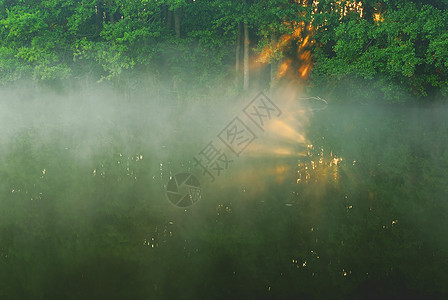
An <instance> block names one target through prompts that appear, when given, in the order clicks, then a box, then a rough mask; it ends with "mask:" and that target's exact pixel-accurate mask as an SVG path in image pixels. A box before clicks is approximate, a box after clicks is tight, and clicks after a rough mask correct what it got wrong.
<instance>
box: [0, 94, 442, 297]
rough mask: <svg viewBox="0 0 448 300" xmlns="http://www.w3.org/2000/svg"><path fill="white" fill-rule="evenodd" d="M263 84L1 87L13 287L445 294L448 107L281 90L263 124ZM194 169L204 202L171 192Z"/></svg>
mask: <svg viewBox="0 0 448 300" xmlns="http://www.w3.org/2000/svg"><path fill="white" fill-rule="evenodd" d="M256 95H257V93H253V94H249V95H248V96H245V97H240V98H239V99H233V100H230V99H227V100H226V101H216V100H210V102H207V103H182V104H180V103H177V102H170V101H162V100H154V99H147V98H145V97H144V96H143V97H138V98H135V99H131V100H126V101H124V100H123V99H119V98H117V97H116V96H115V95H114V94H113V93H110V92H107V91H101V92H91V93H84V94H80V95H70V96H67V95H54V94H52V95H45V96H44V95H26V94H22V95H19V93H18V92H3V93H2V94H1V96H0V128H1V134H0V145H1V146H0V151H1V152H0V154H1V158H0V176H1V178H2V181H1V182H0V196H1V199H0V200H1V202H0V266H1V271H0V282H1V283H0V297H1V298H22V299H24V298H37V299H40V298H42V299H49V298H73V299H79V298H92V299H94V298H117V299H123V298H128V299H148V298H170V299H173V298H179V297H182V298H184V297H185V298H193V297H198V296H201V297H205V298H228V297H231V296H232V297H235V296H236V297H245V298H247V297H248V298H260V297H268V296H272V297H292V296H294V297H300V296H303V297H328V296H332V297H334V296H336V297H341V298H342V297H346V296H349V295H355V296H359V297H363V296H390V295H395V296H403V295H408V296H411V295H412V296H415V295H416V296H420V297H423V296H428V295H430V296H439V297H443V296H446V295H447V288H446V285H445V283H446V282H447V281H448V278H447V273H446V271H445V270H446V268H447V267H448V266H447V261H448V260H447V259H448V239H447V235H446V228H448V227H447V226H448V224H447V218H446V214H447V212H448V202H447V199H448V197H447V196H448V188H447V184H446V183H447V182H448V173H447V170H448V150H447V149H448V121H447V120H448V109H447V107H446V106H444V105H428V106H421V107H415V106H409V105H395V106H392V105H382V106H380V105H341V104H337V103H336V101H332V100H333V99H327V100H328V106H327V105H323V104H322V103H319V102H312V101H309V100H300V98H301V96H300V95H294V96H291V95H289V96H288V97H286V96H285V95H282V96H279V95H276V96H272V97H271V100H272V101H273V103H275V104H276V105H277V106H278V108H279V110H280V112H281V113H279V114H278V115H274V114H273V116H272V118H271V119H270V120H269V122H268V121H266V124H265V125H266V126H265V127H263V128H262V129H257V127H256V126H255V125H254V124H251V123H250V120H249V118H248V117H247V115H245V114H244V113H243V109H244V108H245V107H246V106H247V105H248V104H249V103H250V102H251V100H253V99H254V97H255V96H256ZM265 113H267V111H265ZM235 117H239V118H240V120H241V121H242V122H247V123H246V124H247V126H249V127H250V128H251V130H252V131H253V134H254V135H256V138H255V139H254V141H253V142H252V143H250V144H248V145H247V147H246V148H244V151H241V153H239V154H238V155H235V153H233V152H232V151H230V150H229V149H226V148H225V145H224V144H223V143H222V140H220V139H219V134H220V133H221V132H223V130H224V129H225V128H226V126H228V124H229V123H230V122H231V121H232V120H234V118H235ZM250 124H251V125H250ZM257 130H258V131H257ZM224 133H225V131H224ZM210 142H212V143H214V145H216V146H220V147H221V148H220V150H221V152H220V154H222V153H225V154H226V155H227V156H226V157H227V158H228V161H227V162H228V165H227V167H226V168H223V169H222V170H220V173H219V174H218V173H216V170H215V173H214V174H215V175H216V176H215V178H214V179H213V180H212V179H211V177H210V176H209V175H207V174H206V173H205V172H204V170H203V169H201V168H200V167H199V166H197V163H195V161H194V157H198V156H199V155H200V153H201V151H204V149H205V147H206V146H207V145H208V144H209V143H210ZM180 172H187V173H191V174H194V176H196V177H197V178H198V180H199V182H200V187H201V198H200V199H199V200H198V201H197V202H196V203H195V204H194V205H192V206H191V207H176V206H175V205H173V204H172V203H171V202H170V201H169V200H168V198H167V196H166V193H165V189H166V185H167V183H168V181H169V180H170V178H172V177H173V176H174V175H175V174H177V173H180Z"/></svg>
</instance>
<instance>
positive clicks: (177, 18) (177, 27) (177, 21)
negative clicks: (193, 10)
mask: <svg viewBox="0 0 448 300" xmlns="http://www.w3.org/2000/svg"><path fill="white" fill-rule="evenodd" d="M181 15H182V8H181V7H178V8H176V10H175V11H174V31H175V32H176V37H177V38H180V21H181Z"/></svg>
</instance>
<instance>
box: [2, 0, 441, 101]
mask: <svg viewBox="0 0 448 300" xmlns="http://www.w3.org/2000/svg"><path fill="white" fill-rule="evenodd" d="M447 9H448V1H446V0H440V1H429V0H414V1H405V0H396V1H388V0H364V1H344V0H341V1H333V0H321V1H311V0H296V1H292V0H247V1H240V0H207V1H206V0H158V1H156V0H82V1H81V0H60V1H59V0H20V1H12V0H2V1H0V84H1V85H13V84H20V82H24V81H29V80H32V81H33V82H34V83H36V84H37V85H39V86H49V87H51V88H54V89H79V88H86V87H89V85H92V84H96V83H98V82H102V83H104V84H109V85H111V86H113V87H114V88H117V89H118V90H120V91H123V92H124V93H125V94H127V95H128V94H132V92H133V91H135V90H137V89H144V90H145V92H146V94H147V95H154V96H159V97H164V96H166V95H173V93H174V94H179V95H183V97H184V98H189V97H190V98H194V99H197V98H201V97H202V98H207V96H209V95H211V94H213V93H216V91H217V90H218V91H219V92H220V93H224V94H228V95H231V94H235V93H238V92H239V91H241V90H247V89H248V88H250V87H252V88H256V89H264V90H266V89H270V88H273V87H274V86H275V84H276V83H278V79H285V78H287V79H288V80H296V79H303V81H304V82H306V86H307V88H308V90H309V91H312V92H314V93H320V94H323V95H329V94H332V95H343V96H344V97H347V96H350V97H357V98H366V97H367V98H380V99H385V100H386V101H394V102H400V101H406V100H408V99H410V98H413V99H416V98H417V99H422V100H425V101H426V100H428V99H429V100H431V99H434V98H438V97H444V96H446V95H447V93H448V71H447V69H448V14H447ZM279 77H281V78H279Z"/></svg>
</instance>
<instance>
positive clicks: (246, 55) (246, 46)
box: [243, 22, 250, 91]
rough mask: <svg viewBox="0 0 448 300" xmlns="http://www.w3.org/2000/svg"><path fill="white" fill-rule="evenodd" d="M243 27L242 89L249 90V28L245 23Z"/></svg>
mask: <svg viewBox="0 0 448 300" xmlns="http://www.w3.org/2000/svg"><path fill="white" fill-rule="evenodd" d="M243 28H244V58H243V90H244V91H247V90H249V46H250V40H249V28H248V27H247V23H246V22H245V23H244V24H243Z"/></svg>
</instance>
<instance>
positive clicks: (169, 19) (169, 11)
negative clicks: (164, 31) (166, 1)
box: [166, 8, 173, 29]
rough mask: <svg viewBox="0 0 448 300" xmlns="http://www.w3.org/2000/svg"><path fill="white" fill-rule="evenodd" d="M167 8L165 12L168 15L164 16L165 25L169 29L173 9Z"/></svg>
mask: <svg viewBox="0 0 448 300" xmlns="http://www.w3.org/2000/svg"><path fill="white" fill-rule="evenodd" d="M167 10H168V12H167V14H168V15H167V18H166V27H167V28H168V29H171V28H172V27H171V24H172V23H173V11H172V10H170V9H169V8H168V9H167Z"/></svg>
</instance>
